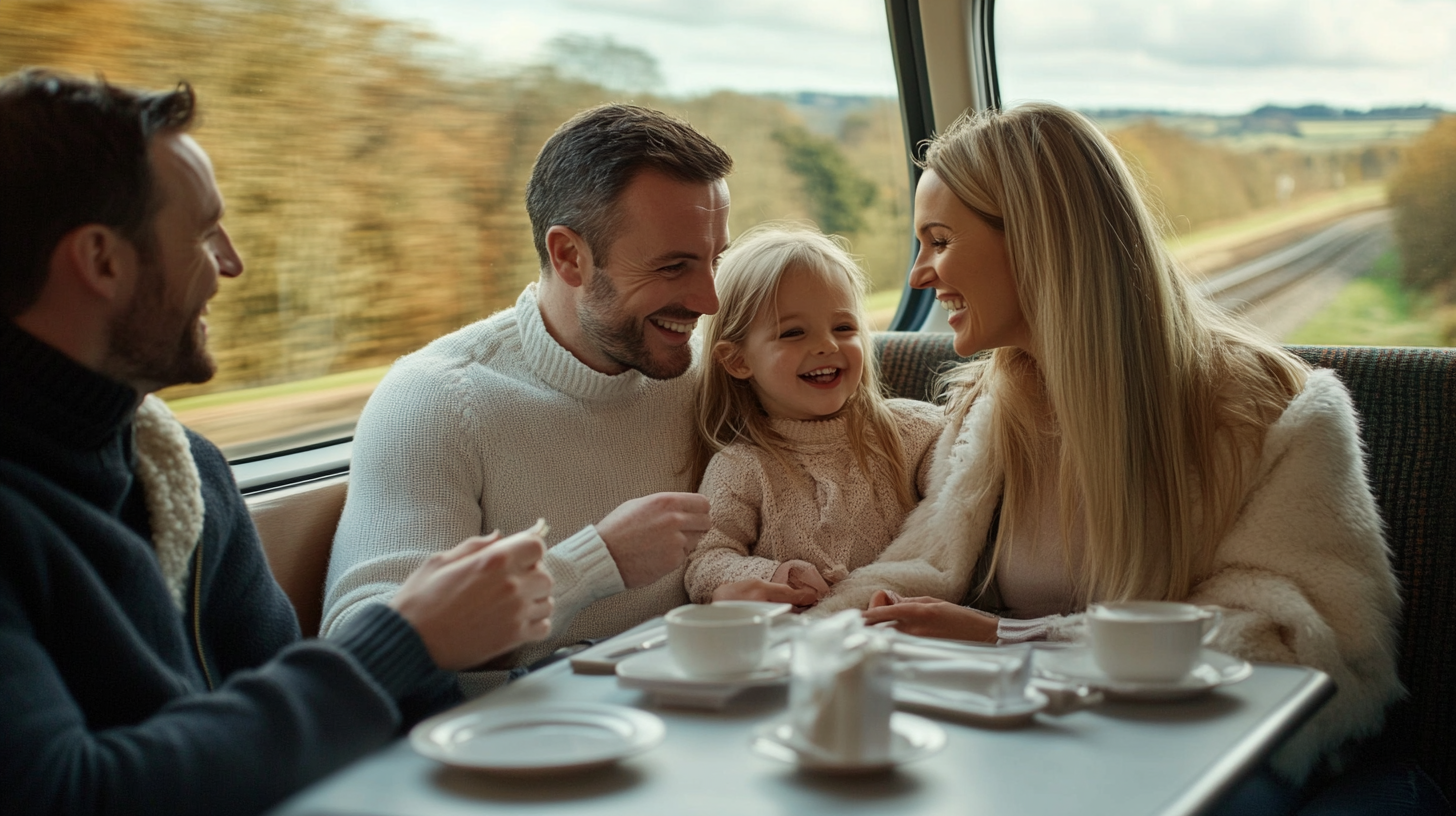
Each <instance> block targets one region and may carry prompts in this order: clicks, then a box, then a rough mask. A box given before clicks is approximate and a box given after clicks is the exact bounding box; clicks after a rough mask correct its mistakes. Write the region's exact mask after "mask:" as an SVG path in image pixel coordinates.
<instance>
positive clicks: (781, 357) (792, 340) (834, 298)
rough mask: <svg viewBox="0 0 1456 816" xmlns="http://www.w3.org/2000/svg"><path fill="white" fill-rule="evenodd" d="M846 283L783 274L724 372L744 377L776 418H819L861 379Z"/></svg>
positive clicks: (857, 333) (855, 327)
mask: <svg viewBox="0 0 1456 816" xmlns="http://www.w3.org/2000/svg"><path fill="white" fill-rule="evenodd" d="M849 286H850V284H849V281H847V280H840V281H838V282H831V281H825V280H824V279H823V276H821V275H818V274H813V273H804V272H800V271H796V270H792V269H791V270H789V271H788V272H787V273H786V274H785V275H784V277H783V280H782V281H780V282H779V291H778V297H777V298H776V299H775V300H773V301H769V302H766V303H765V304H764V305H763V308H762V309H761V310H760V311H759V313H758V316H757V317H755V318H754V321H753V327H752V328H751V329H749V332H748V337H747V338H746V339H745V340H744V342H743V346H742V348H740V349H738V353H737V354H736V355H730V359H728V360H726V361H725V363H724V367H725V368H726V369H727V371H728V373H729V374H731V375H733V376H734V377H737V378H738V379H740V380H749V381H750V383H751V385H752V387H753V392H754V393H755V394H757V395H758V401H759V404H760V405H762V406H763V409H764V411H766V412H767V413H768V415H769V416H771V417H774V418H776V419H825V418H828V417H830V416H833V415H834V414H836V413H838V412H839V409H841V408H843V407H844V403H845V401H846V400H848V399H849V397H850V395H851V394H853V393H854V392H855V389H857V388H859V381H860V378H861V377H863V376H864V345H863V342H864V341H863V339H862V337H861V336H860V326H859V319H858V317H857V316H856V315H855V312H854V300H853V299H852V297H851V294H850V289H849Z"/></svg>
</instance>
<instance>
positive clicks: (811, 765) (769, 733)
mask: <svg viewBox="0 0 1456 816" xmlns="http://www.w3.org/2000/svg"><path fill="white" fill-rule="evenodd" d="M945 740H946V737H945V729H943V728H941V727H940V726H938V725H936V724H935V723H933V722H931V721H930V720H927V719H925V718H924V717H917V716H915V715H914V714H904V713H901V712H898V711H897V712H895V713H894V714H891V715H890V756H889V758H888V759H886V760H884V761H883V762H870V763H864V762H843V761H839V760H834V759H830V758H827V757H825V756H823V755H821V754H819V753H818V752H817V751H814V750H813V749H812V748H808V747H806V746H804V745H802V744H801V743H800V742H799V740H797V739H796V738H795V737H794V728H793V726H792V725H790V724H789V723H788V722H787V721H785V720H775V721H773V722H769V723H766V724H764V725H761V726H759V727H758V728H756V729H754V732H753V742H752V743H751V747H752V748H753V751H754V753H756V754H758V755H760V756H765V757H768V758H769V759H776V760H778V761H780V762H787V763H790V764H792V765H797V766H798V767H799V768H800V769H801V770H805V771H813V772H814V773H826V774H862V773H874V772H877V771H886V770H889V769H890V768H893V767H895V766H896V765H903V764H904V763H906V762H913V761H915V760H917V759H922V758H924V757H928V756H930V755H931V754H933V753H935V752H936V751H939V750H940V749H942V748H944V747H945Z"/></svg>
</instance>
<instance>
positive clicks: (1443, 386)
mask: <svg viewBox="0 0 1456 816" xmlns="http://www.w3.org/2000/svg"><path fill="white" fill-rule="evenodd" d="M876 342H877V346H878V354H879V358H880V367H881V372H882V379H883V380H884V382H885V384H886V387H887V388H888V389H889V390H890V392H891V393H892V394H893V395H894V396H902V397H911V398H915V399H934V398H935V397H936V396H937V395H936V393H935V381H936V377H937V375H939V374H940V373H941V372H943V371H944V370H945V369H946V368H948V367H949V366H951V365H953V364H955V363H956V362H959V361H960V359H961V358H959V357H957V356H956V354H955V350H954V348H952V345H951V342H952V340H951V335H950V334H945V333H938V334H932V333H917V332H889V333H885V334H882V335H880V336H879V337H878V338H877V341H876ZM1290 350H1291V351H1293V352H1294V353H1295V354H1298V355H1299V356H1300V357H1302V358H1303V359H1305V360H1306V361H1307V362H1309V363H1310V364H1311V365H1314V366H1317V367H1320V368H1330V369H1334V370H1335V372H1336V373H1337V374H1339V376H1340V379H1341V380H1342V381H1344V383H1345V385H1346V386H1347V387H1348V388H1349V389H1350V393H1351V396H1352V397H1353V398H1354V401H1355V408H1356V410H1357V411H1359V413H1360V417H1361V428H1362V436H1363V437H1364V443H1365V448H1366V464H1367V467H1368V469H1369V475H1370V484H1371V487H1372V489H1373V490H1374V492H1375V500H1376V503H1377V504H1378V505H1379V507H1380V513H1381V516H1382V518H1383V519H1384V521H1385V525H1386V536H1387V539H1388V541H1389V542H1390V547H1391V554H1392V560H1393V563H1394V567H1395V572H1396V575H1397V576H1398V577H1399V579H1400V584H1401V588H1402V595H1403V598H1404V601H1405V608H1404V619H1403V620H1402V622H1401V633H1400V634H1401V656H1400V676H1401V679H1402V680H1403V681H1404V682H1405V685H1406V688H1407V689H1408V690H1409V691H1410V696H1409V697H1408V698H1407V699H1405V700H1404V701H1402V702H1401V703H1399V704H1397V705H1396V706H1395V707H1394V708H1393V709H1392V710H1391V712H1390V718H1389V722H1388V724H1387V726H1386V729H1385V732H1384V734H1383V735H1382V736H1381V738H1380V739H1379V740H1377V741H1376V742H1375V743H1374V744H1373V745H1372V746H1370V750H1371V755H1372V756H1390V755H1393V756H1400V757H1409V758H1411V759H1414V760H1415V761H1416V762H1418V763H1419V764H1420V765H1421V767H1422V768H1424V769H1425V771H1426V773H1428V774H1430V775H1431V777H1432V778H1433V779H1435V780H1436V782H1437V783H1438V784H1439V785H1440V786H1441V787H1442V789H1443V790H1444V791H1445V792H1446V795H1447V797H1448V798H1450V799H1452V800H1456V744H1453V742H1452V740H1451V735H1452V734H1453V733H1456V694H1452V693H1451V691H1450V685H1451V682H1452V678H1456V646H1453V644H1456V350H1453V349H1426V348H1369V347H1341V348H1326V347H1315V346H1291V347H1290Z"/></svg>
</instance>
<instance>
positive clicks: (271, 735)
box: [0, 320, 455, 814]
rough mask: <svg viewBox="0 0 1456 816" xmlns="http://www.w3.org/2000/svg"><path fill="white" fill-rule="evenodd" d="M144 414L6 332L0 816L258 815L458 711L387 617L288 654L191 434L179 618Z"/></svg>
mask: <svg viewBox="0 0 1456 816" xmlns="http://www.w3.org/2000/svg"><path fill="white" fill-rule="evenodd" d="M136 404H137V394H136V392H135V391H133V390H131V389H130V388H128V387H127V386H124V385H121V384H119V383H116V382H113V381H111V380H109V379H107V378H105V377H102V376H100V375H98V374H96V373H94V372H92V371H90V370H89V369H86V368H84V367H82V366H80V365H78V364H77V363H75V362H73V361H72V360H70V359H69V358H67V357H66V356H64V355H62V354H61V353H59V352H57V351H56V350H55V349H52V348H51V347H50V346H48V345H46V344H44V343H42V342H40V341H39V340H37V339H35V338H34V337H32V336H31V335H29V334H27V333H26V332H24V331H22V330H20V329H19V328H17V327H16V326H15V325H14V324H12V323H10V322H9V321H5V320H0V780H4V782H3V784H0V813H7V814H28V813H68V814H74V813H98V814H99V813H125V814H138V813H208V814H222V813H255V812H258V811H261V810H263V809H264V808H266V807H268V806H269V805H271V804H273V803H275V802H277V801H279V800H280V799H282V798H283V797H285V796H287V795H288V794H289V793H292V792H293V791H295V790H297V789H299V788H301V787H303V786H304V785H306V784H307V783H309V782H311V781H313V780H315V779H317V778H319V777H321V776H323V775H324V774H326V773H328V772H329V771H332V770H334V769H335V768H337V767H339V766H341V765H343V764H344V763H346V762H348V761H349V760H351V759H353V758H355V757H358V756H359V755H361V754H363V753H365V752H367V751H369V750H372V749H374V748H376V747H378V746H380V745H383V744H384V743H386V742H387V741H389V740H390V739H391V738H392V737H394V736H395V735H396V734H397V732H398V730H399V727H400V725H401V721H402V718H401V713H400V711H401V708H400V702H399V701H401V700H405V699H407V698H408V699H412V700H415V701H419V700H433V701H437V702H444V701H447V700H449V699H451V695H453V694H454V693H455V692H454V681H453V677H452V676H451V675H448V674H446V673H444V672H440V671H439V670H438V669H436V668H435V666H434V664H433V662H432V661H431V660H430V657H429V654H428V652H426V650H425V648H424V644H423V643H422V642H421V641H420V639H419V637H418V635H417V634H416V633H415V632H414V630H413V628H411V627H410V626H409V624H408V623H406V622H405V621H404V620H403V619H402V618H400V617H399V616H398V615H397V614H395V613H394V612H393V611H392V610H390V609H388V608H387V607H384V606H379V607H377V608H375V609H373V610H371V611H370V613H369V614H368V615H366V616H362V617H361V619H360V620H358V621H357V622H356V625H352V626H350V627H347V629H346V630H345V631H342V632H339V633H338V634H337V636H334V637H330V638H328V639H326V640H308V641H299V635H298V624H297V622H296V619H295V618H294V615H293V610H292V608H291V607H290V606H289V604H288V599H287V597H286V596H285V595H284V594H283V592H282V590H280V589H279V588H278V585H277V583H275V582H274V580H273V577H272V575H271V573H269V571H268V565H267V563H266V561H265V560H264V557H263V554H262V550H261V547H260V546H259V543H258V537H257V533H256V532H255V531H254V529H253V525H252V521H251V519H250V518H249V516H248V513H247V508H246V507H245V506H244V504H243V501H242V497H241V496H239V494H238V491H237V487H236V485H235V483H234V482H233V478H232V472H231V471H230V470H229V468H228V465H227V462H226V461H225V460H224V459H223V457H222V454H221V453H220V452H218V450H217V449H216V448H215V447H213V446H212V445H211V444H209V443H208V442H207V441H206V440H204V439H203V438H202V437H200V436H197V435H195V434H192V433H191V432H189V433H188V438H189V440H190V442H191V447H192V456H193V458H194V460H196V462H197V468H198V471H199V474H200V475H201V478H202V493H203V500H204V503H205V506H206V516H205V522H204V525H203V531H202V536H201V539H200V542H199V546H200V547H201V551H202V559H201V561H202V565H201V573H202V574H201V578H200V592H199V595H200V597H199V598H193V597H192V593H193V587H194V586H197V585H198V584H196V583H195V582H194V579H196V578H197V576H195V575H193V576H191V577H190V578H189V580H188V582H187V587H188V589H187V597H186V599H185V600H186V608H187V611H186V612H178V610H177V607H176V606H175V605H174V604H173V602H172V600H171V598H170V596H169V595H168V592H167V589H166V586H165V584H164V582H163V579H162V573H161V570H160V569H159V567H158V566H157V560H156V556H155V554H154V552H153V550H152V545H151V541H150V529H149V524H148V521H147V513H146V504H145V497H144V494H143V487H142V485H141V484H140V483H139V481H138V479H137V477H136V476H135V474H134V469H133V464H134V463H133V454H132V449H131V448H132V416H133V413H134V411H135V408H136ZM196 563H197V561H196V559H194V560H193V564H194V569H196V566H195V565H196ZM194 609H199V610H200V612H199V614H198V615H197V620H193V610H194ZM199 642H200V644H201V652H202V654H201V655H199V654H198V651H199V649H198V643H199ZM202 661H206V666H207V670H206V672H205V671H204V669H203V664H202ZM209 673H210V674H211V677H212V679H213V681H214V682H216V683H218V687H217V688H216V689H214V690H210V689H209V688H208V677H207V675H208V674H209Z"/></svg>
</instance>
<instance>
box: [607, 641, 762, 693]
mask: <svg viewBox="0 0 1456 816" xmlns="http://www.w3.org/2000/svg"><path fill="white" fill-rule="evenodd" d="M617 679H618V682H619V683H620V684H621V685H623V686H625V687H627V688H637V689H644V690H648V691H652V690H657V689H664V688H666V689H670V690H679V689H684V688H694V689H701V688H722V687H726V686H731V687H733V688H751V687H753V686H772V685H777V684H779V683H784V682H787V681H788V679H789V655H788V649H784V648H777V649H771V650H770V651H769V653H768V656H767V657H766V658H765V662H764V665H762V666H760V667H758V668H757V669H754V670H753V671H751V672H745V673H743V674H733V675H726V676H713V677H695V676H693V675H690V674H688V673H687V672H684V671H683V670H682V667H680V666H678V664H677V661H676V660H674V659H673V656H672V651H671V650H670V649H659V650H656V651H651V652H643V653H642V654H638V655H633V656H632V657H629V658H627V659H626V660H623V661H622V662H621V663H618V664H617Z"/></svg>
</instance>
